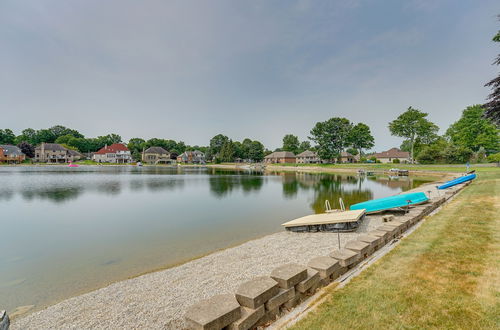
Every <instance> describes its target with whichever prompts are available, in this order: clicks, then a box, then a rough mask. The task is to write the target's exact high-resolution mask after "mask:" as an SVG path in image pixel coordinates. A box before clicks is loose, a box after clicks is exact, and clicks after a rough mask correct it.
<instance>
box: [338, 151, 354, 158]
mask: <svg viewBox="0 0 500 330" xmlns="http://www.w3.org/2000/svg"><path fill="white" fill-rule="evenodd" d="M340 157H354V156H353V155H352V154H351V153H350V152H347V151H342V152H341V153H340Z"/></svg>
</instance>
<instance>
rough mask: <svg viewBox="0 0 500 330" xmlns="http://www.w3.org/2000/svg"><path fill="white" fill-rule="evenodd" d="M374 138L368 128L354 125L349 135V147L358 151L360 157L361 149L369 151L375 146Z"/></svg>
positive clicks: (364, 125) (363, 125) (362, 125)
mask: <svg viewBox="0 0 500 330" xmlns="http://www.w3.org/2000/svg"><path fill="white" fill-rule="evenodd" d="M374 141H375V140H374V138H373V136H372V134H371V132H370V127H368V125H366V124H363V123H358V124H357V125H355V126H354V127H353V128H352V129H351V131H350V133H349V143H350V145H351V146H352V147H353V148H355V149H357V150H358V151H359V154H360V155H361V150H362V149H370V148H373V146H374V145H375V143H374Z"/></svg>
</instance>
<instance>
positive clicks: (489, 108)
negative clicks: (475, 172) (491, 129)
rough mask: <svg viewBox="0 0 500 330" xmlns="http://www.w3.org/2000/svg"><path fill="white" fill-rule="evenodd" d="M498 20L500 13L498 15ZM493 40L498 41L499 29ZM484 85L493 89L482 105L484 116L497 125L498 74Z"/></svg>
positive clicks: (498, 62)
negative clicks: (484, 109)
mask: <svg viewBox="0 0 500 330" xmlns="http://www.w3.org/2000/svg"><path fill="white" fill-rule="evenodd" d="M498 19H499V20H500V15H498ZM493 41H494V42H500V31H498V32H497V34H495V36H494V37H493ZM493 64H494V65H500V55H498V56H497V58H496V59H495V61H494V62H493ZM485 87H490V88H491V89H492V90H493V91H492V92H491V94H490V95H488V100H489V102H488V103H486V104H485V105H484V106H485V108H486V111H485V116H486V117H487V118H489V119H490V120H491V121H493V122H494V123H495V124H496V125H497V126H499V125H500V75H499V76H497V77H496V78H494V79H492V80H491V81H490V82H488V83H487V84H486V85H485Z"/></svg>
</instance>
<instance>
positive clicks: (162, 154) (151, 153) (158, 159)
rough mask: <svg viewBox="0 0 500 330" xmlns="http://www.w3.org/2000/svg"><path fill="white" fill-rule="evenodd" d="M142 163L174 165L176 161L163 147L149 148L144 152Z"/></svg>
mask: <svg viewBox="0 0 500 330" xmlns="http://www.w3.org/2000/svg"><path fill="white" fill-rule="evenodd" d="M142 161H143V162H144V163H147V164H172V163H175V159H171V158H170V153H169V152H168V151H167V150H165V149H163V148H162V147H149V148H148V149H146V150H144V151H143V152H142Z"/></svg>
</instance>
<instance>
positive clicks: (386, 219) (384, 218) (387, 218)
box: [382, 214, 394, 222]
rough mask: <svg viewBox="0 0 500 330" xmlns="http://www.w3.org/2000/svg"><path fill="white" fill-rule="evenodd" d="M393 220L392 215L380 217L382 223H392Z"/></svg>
mask: <svg viewBox="0 0 500 330" xmlns="http://www.w3.org/2000/svg"><path fill="white" fill-rule="evenodd" d="M393 220H394V215H392V214H390V215H384V216H382V221H384V222H389V221H393Z"/></svg>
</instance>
